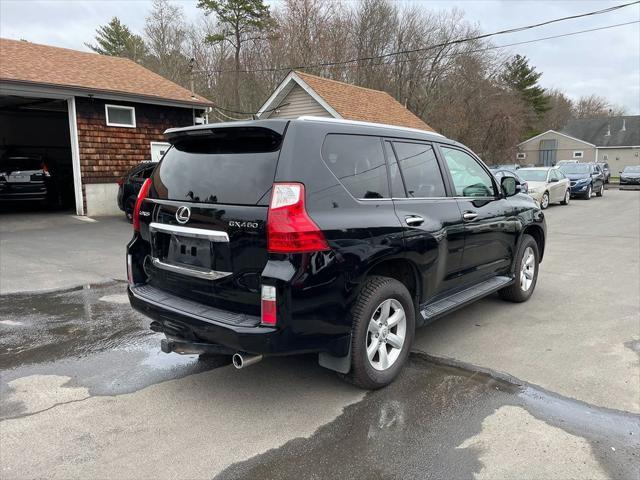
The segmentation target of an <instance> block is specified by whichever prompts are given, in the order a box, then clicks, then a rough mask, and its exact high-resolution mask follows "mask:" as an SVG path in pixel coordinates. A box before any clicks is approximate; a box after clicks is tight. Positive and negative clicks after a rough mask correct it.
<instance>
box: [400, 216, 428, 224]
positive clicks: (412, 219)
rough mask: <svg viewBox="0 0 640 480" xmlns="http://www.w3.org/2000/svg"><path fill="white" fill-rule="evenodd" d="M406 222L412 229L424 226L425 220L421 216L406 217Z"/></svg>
mask: <svg viewBox="0 0 640 480" xmlns="http://www.w3.org/2000/svg"><path fill="white" fill-rule="evenodd" d="M404 220H405V221H406V222H407V225H409V226H410V227H417V226H418V225H422V224H423V223H424V218H422V217H421V216H420V215H407V216H406V217H404Z"/></svg>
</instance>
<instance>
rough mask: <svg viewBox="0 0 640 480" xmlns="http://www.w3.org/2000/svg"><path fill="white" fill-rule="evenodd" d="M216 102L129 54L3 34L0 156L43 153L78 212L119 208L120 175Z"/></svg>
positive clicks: (200, 119) (159, 148) (202, 116)
mask: <svg viewBox="0 0 640 480" xmlns="http://www.w3.org/2000/svg"><path fill="white" fill-rule="evenodd" d="M210 105H211V102H209V100H207V99H206V98H203V97H200V96H198V95H194V94H192V92H190V91H188V90H187V89H185V88H182V87H181V86H179V85H177V84H175V83H173V82H171V81H169V80H167V79H165V78H163V77H161V76H159V75H157V74H155V73H153V72H151V71H149V70H147V69H145V68H144V67H142V66H140V65H138V64H136V63H135V62H133V61H131V60H128V59H124V58H118V57H109V56H104V55H98V54H94V53H86V52H79V51H75V50H69V49H64V48H57V47H50V46H46V45H38V44H34V43H30V42H25V41H16V40H7V39H0V155H21V154H37V155H41V156H42V157H43V158H45V159H46V161H47V164H48V166H49V168H50V169H52V170H55V171H56V174H57V175H58V176H59V177H62V178H68V187H69V188H68V191H69V199H70V200H69V201H70V203H71V204H72V205H74V206H75V210H76V213H77V214H78V215H85V214H86V215H90V216H92V215H108V214H113V213H118V210H117V205H116V193H117V184H116V180H117V179H118V178H119V177H120V176H121V175H123V174H124V173H125V172H126V171H127V170H128V169H130V168H131V167H132V166H134V165H136V164H137V163H139V162H142V161H146V160H155V161H157V160H158V158H159V156H160V155H161V153H162V151H163V150H164V149H165V148H166V147H167V144H166V143H164V136H163V132H164V130H166V129H167V128H170V127H180V126H187V125H193V124H195V123H201V122H204V121H206V120H205V116H206V113H205V112H206V108H207V107H208V106H210ZM65 176H66V177H65Z"/></svg>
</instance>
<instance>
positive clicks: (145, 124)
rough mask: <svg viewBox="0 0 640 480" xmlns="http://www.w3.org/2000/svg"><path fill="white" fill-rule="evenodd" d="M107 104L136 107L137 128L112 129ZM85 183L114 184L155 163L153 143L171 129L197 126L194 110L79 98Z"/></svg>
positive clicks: (78, 116)
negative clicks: (139, 166) (149, 162)
mask: <svg viewBox="0 0 640 480" xmlns="http://www.w3.org/2000/svg"><path fill="white" fill-rule="evenodd" d="M105 103H109V104H116V105H125V106H131V107H135V109H136V111H135V115H136V128H126V127H109V126H107V121H106V118H105ZM76 114H77V122H78V143H79V146H80V171H81V175H82V183H83V184H86V183H111V182H115V181H116V180H117V179H118V178H119V177H121V176H122V175H124V174H125V173H126V172H127V171H128V170H129V169H130V168H131V167H133V166H134V165H137V164H138V163H140V162H143V161H145V160H150V159H151V142H163V141H165V138H164V134H163V132H164V131H165V130H166V129H167V128H171V127H186V126H189V125H192V124H193V113H192V110H191V109H190V108H174V107H166V106H159V105H147V104H139V103H127V102H114V101H103V100H91V99H85V98H76Z"/></svg>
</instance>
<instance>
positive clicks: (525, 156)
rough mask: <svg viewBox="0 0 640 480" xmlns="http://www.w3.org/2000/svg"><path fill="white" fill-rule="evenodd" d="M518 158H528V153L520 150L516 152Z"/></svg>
mask: <svg viewBox="0 0 640 480" xmlns="http://www.w3.org/2000/svg"><path fill="white" fill-rule="evenodd" d="M516 158H517V159H518V160H525V159H526V158H527V154H526V153H525V152H518V153H517V154H516Z"/></svg>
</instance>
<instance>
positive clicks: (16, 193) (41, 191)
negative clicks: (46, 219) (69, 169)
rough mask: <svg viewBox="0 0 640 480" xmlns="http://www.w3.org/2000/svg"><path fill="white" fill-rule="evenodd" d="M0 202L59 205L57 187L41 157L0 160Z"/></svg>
mask: <svg viewBox="0 0 640 480" xmlns="http://www.w3.org/2000/svg"><path fill="white" fill-rule="evenodd" d="M0 201H10V202H47V203H48V204H50V205H59V204H60V198H59V194H58V189H57V186H56V184H55V181H54V178H53V177H52V175H51V172H50V171H49V168H48V167H47V165H46V163H45V162H44V160H43V159H42V156H40V155H7V156H4V157H2V158H0Z"/></svg>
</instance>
